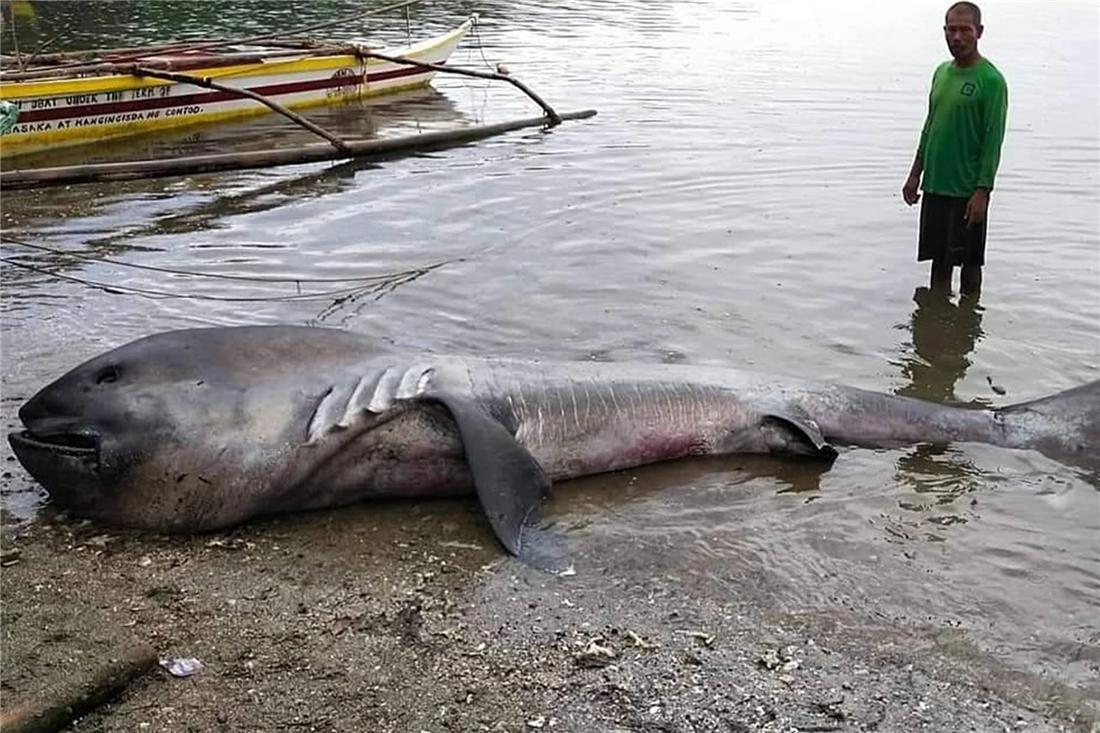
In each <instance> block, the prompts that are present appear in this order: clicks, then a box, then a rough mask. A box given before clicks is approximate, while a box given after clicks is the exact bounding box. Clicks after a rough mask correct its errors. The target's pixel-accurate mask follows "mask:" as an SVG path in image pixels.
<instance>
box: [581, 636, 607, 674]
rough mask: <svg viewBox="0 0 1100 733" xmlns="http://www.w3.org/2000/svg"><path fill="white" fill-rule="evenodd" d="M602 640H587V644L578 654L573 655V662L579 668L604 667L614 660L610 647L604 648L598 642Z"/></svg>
mask: <svg viewBox="0 0 1100 733" xmlns="http://www.w3.org/2000/svg"><path fill="white" fill-rule="evenodd" d="M602 641H603V638H601V637H598V636H597V637H596V638H594V639H589V641H588V644H587V645H586V646H585V647H584V649H582V650H581V651H579V652H576V653H575V654H573V661H574V662H576V663H577V665H578V666H581V667H606V666H607V665H609V664H611V662H612V660H614V659H615V656H616V655H615V650H614V649H612V648H611V647H610V646H604V645H603V644H601V643H600V642H602Z"/></svg>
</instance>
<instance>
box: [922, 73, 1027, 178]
mask: <svg viewBox="0 0 1100 733" xmlns="http://www.w3.org/2000/svg"><path fill="white" fill-rule="evenodd" d="M1007 117H1008V86H1007V85H1006V84H1005V79H1004V77H1003V76H1001V72H999V71H997V67H996V66H994V65H993V64H992V63H990V62H989V60H988V59H984V58H983V59H981V60H980V61H978V63H976V64H974V65H973V66H970V67H966V68H958V67H956V66H955V65H954V64H953V63H952V62H950V61H946V62H944V63H942V64H940V66H939V68H937V69H936V73H935V74H933V76H932V92H931V93H930V94H929V95H928V117H927V118H926V119H925V121H924V128H923V129H922V130H921V135H920V146H919V147H918V148H917V153H918V155H919V156H920V158H921V161H922V162H923V164H924V180H923V181H922V183H921V188H923V189H924V190H925V191H927V192H929V193H938V194H940V195H942V196H959V197H969V196H971V195H972V194H973V193H974V190H975V189H977V188H985V189H992V188H993V179H994V177H996V175H997V166H998V164H1000V162H1001V143H1002V142H1003V141H1004V135H1005V120H1006V118H1007Z"/></svg>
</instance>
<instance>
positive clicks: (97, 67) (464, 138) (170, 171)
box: [0, 0, 595, 190]
mask: <svg viewBox="0 0 1100 733" xmlns="http://www.w3.org/2000/svg"><path fill="white" fill-rule="evenodd" d="M416 2H419V0H406V2H402V3H398V4H396V5H392V6H387V7H386V8H380V9H378V10H376V11H373V13H378V12H384V11H386V10H391V9H395V8H404V9H405V10H406V12H407V10H408V6H410V5H412V4H414V3H416ZM366 14H372V13H366ZM362 15H365V14H363V13H360V14H358V15H357V16H354V17H356V18H358V17H361V16H362ZM347 20H349V19H347V18H344V19H340V20H339V21H332V22H329V23H325V24H320V25H317V26H310V27H308V28H304V29H299V31H298V32H299V33H300V32H306V31H312V30H317V29H320V28H322V27H329V26H331V25H334V24H337V23H340V22H346V21H347ZM468 22H470V23H476V16H472V17H471V20H470V21H468ZM260 41H263V42H264V43H265V44H266V45H268V46H285V47H286V48H287V51H286V53H287V54H292V55H296V56H301V55H302V53H303V48H307V49H308V51H309V54H310V55H318V56H331V55H334V54H339V55H348V56H352V57H354V58H356V59H358V60H359V61H361V62H365V60H366V59H377V60H380V61H385V62H389V63H391V64H399V65H407V66H411V67H418V68H422V69H425V70H427V71H432V72H441V73H451V74H459V75H463V76H469V77H476V78H482V79H492V80H497V81H504V82H507V83H510V84H512V85H513V86H515V87H516V88H518V89H520V90H521V91H523V92H524V93H525V94H527V95H528V96H529V97H530V98H531V99H532V100H533V101H534V102H535V103H536V104H538V105H539V107H540V108H541V109H542V110H543V114H544V116H542V117H536V118H526V119H522V120H516V121H512V122H505V123H498V124H494V125H481V126H476V127H468V128H463V129H460V130H454V131H445V132H435V133H426V134H420V135H412V136H407V137H404V138H396V139H388V140H354V141H353V140H345V139H341V138H340V137H339V136H337V135H335V134H333V133H332V132H330V131H328V130H326V129H324V128H322V127H320V126H319V125H317V124H315V123H313V122H311V121H309V120H308V119H306V118H304V117H302V116H301V115H299V114H298V113H296V112H294V111H292V110H290V109H288V108H287V107H285V106H283V105H281V104H279V103H278V102H276V101H274V100H273V99H270V98H269V97H266V96H264V95H262V94H258V93H256V92H254V91H252V90H249V89H243V88H239V87H231V86H228V85H225V84H222V83H220V82H218V81H215V80H214V79H213V78H210V77H200V76H195V75H192V74H186V73H182V72H180V71H176V70H167V69H164V68H154V67H153V66H151V65H149V64H148V63H140V64H139V63H134V62H133V61H134V60H135V59H137V58H139V57H138V55H137V54H138V53H139V52H141V53H142V54H144V55H148V54H149V52H150V49H148V48H145V49H131V48H127V49H112V50H111V51H107V52H98V53H97V54H96V55H95V56H93V57H89V56H88V54H89V53H93V52H68V53H61V54H51V55H48V56H38V57H37V60H38V62H39V63H40V64H42V63H47V64H49V65H50V68H51V69H52V71H51V70H50V69H40V70H30V71H28V70H26V68H25V64H20V70H19V71H17V72H14V73H13V72H0V81H3V82H7V81H24V80H28V79H38V78H42V77H43V76H44V75H51V74H52V75H53V77H55V78H56V77H57V76H58V74H59V73H60V74H61V75H62V76H74V77H75V76H77V75H80V74H86V73H112V74H129V75H131V76H134V77H139V78H150V79H158V80H163V81H169V82H172V83H175V84H187V85H191V86H195V87H201V88H206V89H213V90H217V91H219V92H221V93H223V94H228V95H232V96H233V97H247V98H251V99H253V100H255V101H257V102H260V103H262V104H264V105H266V106H267V107H269V108H270V109H272V110H274V111H276V112H278V113H280V114H282V115H284V116H286V117H287V118H289V119H291V120H293V121H294V122H295V123H296V124H299V125H301V126H302V127H304V128H306V129H308V130H310V131H311V132H313V133H315V134H317V135H319V136H321V137H323V138H324V139H325V140H327V141H328V143H329V145H327V146H326V145H320V146H318V145H306V146H301V147H299V148H294V149H289V150H287V149H280V150H263V151H253V152H247V153H228V154H223V155H204V156H193V157H190V158H176V159H171V160H144V161H130V162H122V163H104V164H89V165H77V166H64V167H57V168H38V169H29V170H14V171H9V172H0V188H2V189H5V190H14V189H23V188H37V187H40V186H50V185H66V184H72V183H85V182H93V181H100V180H130V179H136V178H149V177H158V176H173V175H186V174H192V173H200V172H210V171H217V170H234V169H242V168H254V167H267V166H274V165H289V164H294V163H303V162H310V161H317V160H338V159H346V158H359V157H364V156H379V155H384V156H392V155H394V154H396V153H398V152H405V151H411V150H417V149H424V148H440V147H446V146H448V145H455V144H464V143H466V142H469V141H471V140H476V139H480V138H483V137H487V136H490V135H495V134H500V133H502V132H506V131H508V130H514V129H519V128H522V127H532V126H541V127H544V128H550V127H553V126H555V125H558V124H560V123H561V122H562V121H563V120H567V119H583V118H587V117H591V116H593V115H594V114H595V111H594V110H585V111H581V112H572V113H568V114H564V115H559V114H558V113H557V112H556V111H555V110H554V109H553V108H552V107H551V106H550V105H549V104H547V103H546V102H545V101H544V100H543V99H542V98H541V97H540V96H539V95H538V94H536V93H535V92H534V91H533V90H532V89H530V88H529V87H528V86H527V85H526V84H524V83H522V82H521V81H519V80H518V79H515V78H514V77H512V76H510V75H508V74H504V73H499V71H498V72H485V71H480V70H475V69H464V68H460V67H455V66H450V65H447V64H440V63H432V62H425V61H421V60H417V59H413V58H409V57H406V56H394V55H390V54H384V53H380V52H376V51H372V50H370V49H369V48H367V47H365V46H362V45H360V44H354V43H336V44H334V43H318V42H315V41H311V40H308V39H294V38H286V37H278V36H255V37H251V38H248V39H239V40H236V41H203V42H191V43H186V44H169V45H165V46H160V47H157V49H156V52H157V53H162V54H167V53H177V52H182V51H185V50H186V51H195V50H205V49H209V48H216V47H219V46H220V47H224V46H226V45H241V44H244V43H255V42H260ZM271 55H272V54H270V53H265V56H267V57H269V58H270V57H271ZM104 58H109V59H111V61H109V62H105V61H103V59H104Z"/></svg>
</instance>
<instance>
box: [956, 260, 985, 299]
mask: <svg viewBox="0 0 1100 733" xmlns="http://www.w3.org/2000/svg"><path fill="white" fill-rule="evenodd" d="M959 292H960V293H962V294H963V295H971V296H975V297H976V296H977V295H979V294H980V293H981V292H982V266H981V265H963V268H962V274H960V275H959Z"/></svg>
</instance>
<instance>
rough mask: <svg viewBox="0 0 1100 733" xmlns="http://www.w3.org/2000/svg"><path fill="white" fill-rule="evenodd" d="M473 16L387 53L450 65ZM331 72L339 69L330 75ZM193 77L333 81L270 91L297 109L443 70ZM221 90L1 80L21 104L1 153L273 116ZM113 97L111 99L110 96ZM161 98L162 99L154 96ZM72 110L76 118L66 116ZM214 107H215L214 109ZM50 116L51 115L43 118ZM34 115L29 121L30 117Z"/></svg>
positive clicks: (297, 60)
mask: <svg viewBox="0 0 1100 733" xmlns="http://www.w3.org/2000/svg"><path fill="white" fill-rule="evenodd" d="M474 22H475V20H474V19H473V18H471V19H470V20H467V21H466V22H464V23H463V24H462V25H460V26H459V27H458V28H456V29H455V30H453V31H450V32H449V33H446V34H444V35H441V36H438V37H436V38H432V39H428V40H426V41H423V42H420V43H417V44H413V45H410V46H407V47H403V48H394V49H385V50H383V51H382V53H386V54H387V55H392V56H407V57H409V58H411V59H414V60H419V61H436V62H444V61H446V59H447V58H448V57H449V56H450V54H451V52H453V50H454V48H455V46H457V45H458V43H459V42H460V41H461V40H462V38H463V37H464V36H465V35H466V33H467V32H468V31H469V29H470V27H471V26H472V25H473V23H474ZM342 70H343V72H344V73H343V76H359V75H362V78H363V81H362V82H360V83H354V84H346V83H339V84H338V83H336V82H334V81H333V80H334V79H336V78H338V76H339V75H341V71H342ZM329 72H331V74H330V73H329ZM184 73H186V74H187V75H189V76H195V77H206V78H210V79H212V80H217V81H220V82H221V83H223V84H231V85H236V86H242V87H248V88H256V87H271V86H278V85H294V84H300V85H301V84H304V85H309V84H311V83H312V84H314V85H316V84H317V83H319V82H323V80H329V81H330V82H331V83H332V85H331V86H324V87H321V88H309V89H304V90H301V91H290V92H285V93H276V94H272V95H270V96H271V98H272V99H273V100H274V101H277V102H279V103H280V104H282V105H283V106H285V107H289V108H291V109H303V108H308V107H315V106H320V105H324V104H327V103H329V102H332V101H336V100H346V99H355V98H364V97H372V96H377V95H381V94H390V93H394V92H400V91H405V90H408V89H412V88H415V87H419V86H423V85H425V84H427V83H428V82H429V81H430V80H431V77H432V76H434V74H435V72H433V71H431V70H427V69H420V68H417V67H411V66H408V65H398V64H391V63H389V62H386V61H382V60H380V59H359V58H358V57H356V56H355V55H352V54H342V55H336V56H317V57H294V58H290V59H286V60H282V59H277V60H271V61H261V62H252V63H247V64H236V65H231V66H217V67H211V68H196V69H191V70H188V71H186V72H184ZM383 73H385V74H389V75H390V78H386V79H383V80H381V81H377V82H371V81H370V80H369V75H371V74H374V75H376V76H377V75H379V74H383ZM190 96H198V97H200V99H201V98H204V97H209V98H211V99H212V100H213V101H205V102H203V101H198V102H195V103H193V104H184V100H182V99H181V104H180V105H173V104H171V100H172V98H173V97H190ZM216 96H224V95H220V94H219V93H217V92H210V91H209V90H206V89H204V88H201V87H194V86H190V85H186V84H182V85H181V84H177V83H175V82H166V81H163V80H160V79H149V78H139V77H135V76H129V75H122V74H115V75H109V76H95V77H87V78H82V79H46V80H37V81H26V82H0V99H3V100H5V101H10V102H15V103H17V104H19V105H20V107H21V110H20V115H21V118H20V120H17V121H16V125H15V127H14V128H13V130H12V131H11V132H8V133H5V134H4V135H3V136H0V155H2V156H3V157H5V158H6V157H10V156H12V155H19V154H23V153H30V152H38V151H41V150H45V149H51V148H57V147H62V146H68V145H74V144H79V143H87V142H94V141H98V140H105V139H109V138H116V137H122V136H127V135H134V134H139V133H145V132H151V131H155V130H164V129H174V128H179V127H185V126H191V125H199V124H208V123H212V122H221V121H225V120H230V119H238V118H246V117H252V116H256V115H261V114H268V113H270V110H269V109H268V108H267V107H266V106H264V105H262V104H260V103H259V102H257V101H255V100H251V99H247V98H244V97H238V98H229V99H218V98H215V97H216ZM103 97H106V99H103ZM152 100H159V101H152ZM127 103H131V104H136V105H137V106H140V107H143V109H140V110H136V111H126V110H120V111H118V112H113V111H110V112H104V113H95V114H94V115H89V114H87V113H79V109H87V108H88V106H89V105H99V106H103V105H125V104H127ZM67 107H73V108H74V115H73V116H71V117H69V116H65V115H64V114H63V112H62V110H64V109H65V108H67ZM207 108H210V109H207ZM42 114H47V115H49V116H50V118H51V119H49V120H40V121H35V118H37V117H40V116H41V115H42ZM24 119H26V120H28V121H26V122H23V121H22V120H24Z"/></svg>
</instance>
